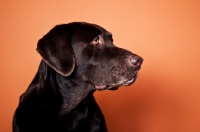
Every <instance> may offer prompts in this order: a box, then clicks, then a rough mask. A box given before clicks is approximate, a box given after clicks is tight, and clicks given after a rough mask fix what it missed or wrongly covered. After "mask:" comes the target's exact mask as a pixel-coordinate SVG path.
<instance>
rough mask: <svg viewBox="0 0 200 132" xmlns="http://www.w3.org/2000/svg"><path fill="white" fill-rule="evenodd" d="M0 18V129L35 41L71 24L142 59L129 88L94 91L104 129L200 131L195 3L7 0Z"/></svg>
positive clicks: (31, 69) (7, 122) (199, 10)
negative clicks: (86, 25)
mask: <svg viewBox="0 0 200 132" xmlns="http://www.w3.org/2000/svg"><path fill="white" fill-rule="evenodd" d="M0 18H1V22H0V23H1V25H0V36H1V37H0V61H1V62H0V80H1V81H0V107H1V108H0V132H10V131H11V122H12V116H13V112H14V110H15V108H16V107H17V104H18V100H19V96H20V95H21V93H22V92H24V91H25V89H26V88H27V87H28V85H29V83H30V82H31V80H32V79H33V77H34V75H35V73H36V71H37V68H38V65H39V62H40V60H41V57H40V56H39V54H37V52H36V50H35V49H36V44H37V41H38V39H39V38H41V37H42V36H43V35H44V34H46V33H47V32H48V31H49V30H50V29H51V28H52V27H53V26H54V25H56V24H61V23H68V22H72V21H86V22H91V23H96V24H99V25H101V26H102V27H104V28H106V29H107V30H108V31H111V32H112V33H113V36H114V43H115V45H117V46H119V47H123V48H126V49H129V50H131V51H132V52H134V53H137V54H139V55H141V56H142V57H143V58H144V63H143V66H142V69H141V71H140V74H139V79H138V80H137V81H136V83H135V84H134V85H132V86H130V87H122V88H121V89H119V90H118V91H114V92H113V91H104V92H96V93H95V96H96V99H97V101H98V103H99V105H100V107H101V109H102V111H103V113H104V115H105V117H106V120H107V125H108V129H109V131H110V132H200V1H199V0H165V1H162V0H126V1H125V0H124V1H122V0H119V1H113V0H101V1H99V0H87V1H86V0H73V2H72V1H67V0H59V1H58V0H56V1H53V0H39V1H27V0H20V1H11V0H6V1H4V2H3V1H1V4H0Z"/></svg>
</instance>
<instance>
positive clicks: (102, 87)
mask: <svg viewBox="0 0 200 132" xmlns="http://www.w3.org/2000/svg"><path fill="white" fill-rule="evenodd" d="M137 76H138V73H137V72H136V73H135V74H134V76H133V77H131V78H129V79H123V80H120V81H118V82H117V83H115V84H103V85H95V89H96V90H99V91H102V90H106V89H108V90H117V89H118V88H119V87H120V86H129V85H131V84H133V83H134V82H135V81H136V79H137Z"/></svg>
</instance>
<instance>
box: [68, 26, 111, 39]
mask: <svg viewBox="0 0 200 132" xmlns="http://www.w3.org/2000/svg"><path fill="white" fill-rule="evenodd" d="M71 24H72V26H73V27H74V34H73V35H74V36H76V37H78V38H84V39H88V41H91V39H94V38H95V37H97V36H98V35H102V36H103V37H105V38H107V37H109V38H112V34H111V33H110V32H108V31H107V30H106V29H104V28H103V27H101V26H99V25H96V24H91V23H86V22H74V23H71ZM86 41H87V40H86Z"/></svg>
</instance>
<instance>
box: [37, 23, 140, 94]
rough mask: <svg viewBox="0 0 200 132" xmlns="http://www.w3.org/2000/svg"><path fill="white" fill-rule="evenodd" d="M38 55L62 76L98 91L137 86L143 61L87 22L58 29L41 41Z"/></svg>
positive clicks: (102, 30)
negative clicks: (133, 84) (87, 84)
mask: <svg viewBox="0 0 200 132" xmlns="http://www.w3.org/2000/svg"><path fill="white" fill-rule="evenodd" d="M37 51H38V52H39V54H40V55H41V56H42V58H43V60H44V61H45V62H46V64H47V65H49V66H50V67H51V68H53V69H54V70H55V71H56V72H57V73H59V74H61V75H62V76H71V75H72V74H73V76H76V77H78V78H79V79H80V80H81V81H84V82H85V83H89V84H91V85H93V87H94V88H95V89H97V90H104V89H116V88H118V87H119V86H122V85H130V84H132V83H133V82H135V80H136V78H137V73H138V70H139V69H140V67H141V64H142V62H143V59H142V58H141V57H140V56H138V55H136V54H133V53H131V52H130V51H128V50H125V49H122V48H118V47H116V46H115V45H114V44H113V39H112V34H111V33H109V32H108V31H106V30H105V29H104V28H102V27H100V26H98V25H95V24H89V23H84V22H74V23H69V24H63V25H58V26H56V27H54V28H53V29H52V30H50V31H49V32H48V33H47V34H46V35H45V36H44V37H43V38H42V39H40V40H39V42H38V45H37Z"/></svg>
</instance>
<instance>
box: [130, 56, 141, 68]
mask: <svg viewBox="0 0 200 132" xmlns="http://www.w3.org/2000/svg"><path fill="white" fill-rule="evenodd" d="M130 61H131V63H132V64H133V65H136V66H140V65H141V64H142V61H143V59H142V58H141V57H139V56H137V55H136V56H134V57H132V58H131V60H130Z"/></svg>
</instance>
